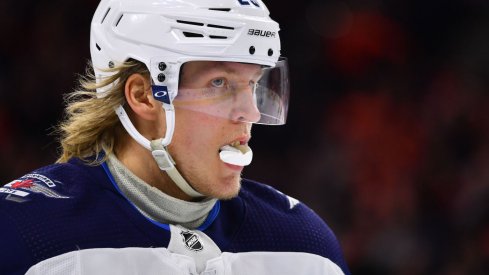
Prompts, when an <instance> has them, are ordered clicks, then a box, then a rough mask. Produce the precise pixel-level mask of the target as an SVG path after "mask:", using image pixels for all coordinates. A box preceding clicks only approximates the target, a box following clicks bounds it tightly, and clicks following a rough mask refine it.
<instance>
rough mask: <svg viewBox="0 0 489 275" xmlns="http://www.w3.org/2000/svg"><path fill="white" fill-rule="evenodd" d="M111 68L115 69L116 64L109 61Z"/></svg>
mask: <svg viewBox="0 0 489 275" xmlns="http://www.w3.org/2000/svg"><path fill="white" fill-rule="evenodd" d="M109 68H111V69H112V68H114V62H113V61H109Z"/></svg>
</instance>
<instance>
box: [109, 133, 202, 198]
mask: <svg viewBox="0 0 489 275" xmlns="http://www.w3.org/2000/svg"><path fill="white" fill-rule="evenodd" d="M119 141H120V142H119V143H118V144H117V146H116V147H115V150H114V154H115V155H116V157H117V159H119V161H120V162H121V163H122V164H124V166H126V167H127V168H128V169H129V170H130V171H131V172H132V173H133V174H134V175H136V176H137V177H139V178H140V179H142V180H143V181H144V182H146V183H147V184H149V185H150V186H153V187H155V188H157V189H159V190H160V191H162V192H163V193H165V194H167V195H169V196H172V197H174V198H177V199H180V200H184V201H194V200H195V199H194V198H192V197H190V196H189V195H187V194H185V193H184V192H183V191H182V190H181V189H180V188H178V186H176V185H175V183H174V182H173V181H172V180H171V179H170V177H168V175H167V174H166V172H165V171H162V170H160V168H159V167H158V164H157V163H156V161H155V160H154V158H153V155H152V154H151V152H150V151H149V150H147V149H146V148H144V147H142V146H141V145H140V144H138V143H137V142H136V141H134V140H133V139H132V138H131V137H129V136H127V135H126V136H125V137H124V138H121V139H120V140H119Z"/></svg>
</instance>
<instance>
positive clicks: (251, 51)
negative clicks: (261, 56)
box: [250, 46, 255, 54]
mask: <svg viewBox="0 0 489 275" xmlns="http://www.w3.org/2000/svg"><path fill="white" fill-rule="evenodd" d="M254 53H255V46H251V47H250V54H254Z"/></svg>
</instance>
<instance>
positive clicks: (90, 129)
mask: <svg viewBox="0 0 489 275" xmlns="http://www.w3.org/2000/svg"><path fill="white" fill-rule="evenodd" d="M107 72H109V73H112V74H111V76H110V77H106V78H104V79H103V80H101V81H99V82H98V83H97V82H96V79H95V76H94V73H93V68H92V65H91V64H90V63H89V64H88V66H87V70H86V74H85V76H80V78H79V88H78V89H76V90H75V91H74V92H72V93H70V94H67V95H66V96H65V103H66V108H65V117H64V119H63V120H62V121H61V122H60V123H59V125H58V127H57V129H56V130H55V133H56V134H58V135H59V142H60V145H61V146H60V147H61V154H60V157H59V158H58V160H57V162H58V163H62V162H67V161H68V160H69V159H71V158H74V157H76V158H80V159H82V160H84V161H86V162H89V163H90V164H99V163H101V162H103V161H105V160H106V159H107V155H109V154H110V153H112V152H113V151H114V147H115V145H116V142H117V135H118V133H120V132H122V131H121V130H122V125H121V123H120V122H119V119H118V117H117V115H116V113H115V111H114V110H115V108H116V107H117V106H118V105H123V104H124V103H125V96H124V86H125V83H126V80H127V78H128V77H129V76H130V75H132V74H135V73H139V74H141V75H143V76H149V71H148V69H147V68H146V66H145V65H144V64H143V63H141V62H139V61H135V60H130V61H127V62H125V63H123V64H121V65H120V66H116V67H114V68H112V69H109V70H107ZM99 88H103V89H104V92H103V93H98V94H97V92H96V90H97V89H99ZM119 135H120V134H119Z"/></svg>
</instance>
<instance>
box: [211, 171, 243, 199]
mask: <svg viewBox="0 0 489 275" xmlns="http://www.w3.org/2000/svg"><path fill="white" fill-rule="evenodd" d="M211 188H212V190H210V192H209V196H211V197H214V198H216V199H220V200H230V199H232V198H234V197H236V196H237V195H238V193H239V190H240V189H241V176H240V175H238V176H232V177H228V178H225V179H224V180H221V181H220V183H219V185H218V186H212V187H211Z"/></svg>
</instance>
